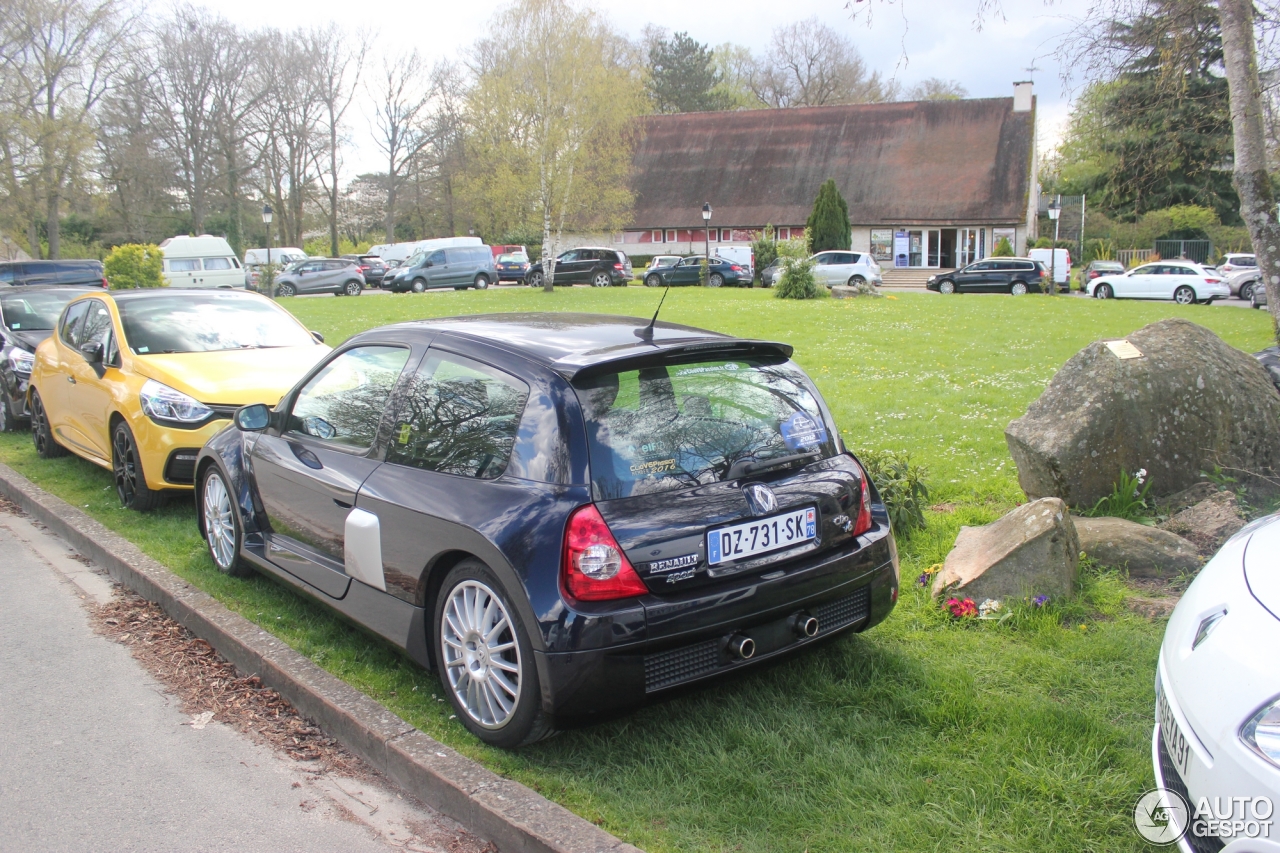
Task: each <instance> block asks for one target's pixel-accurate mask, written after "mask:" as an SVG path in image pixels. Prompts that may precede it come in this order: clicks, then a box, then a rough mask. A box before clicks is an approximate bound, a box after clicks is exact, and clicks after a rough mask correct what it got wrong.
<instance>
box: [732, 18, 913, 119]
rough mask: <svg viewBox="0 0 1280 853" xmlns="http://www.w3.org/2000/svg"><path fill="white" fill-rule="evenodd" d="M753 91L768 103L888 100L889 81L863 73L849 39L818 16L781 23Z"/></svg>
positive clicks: (890, 92) (890, 96) (760, 63)
mask: <svg viewBox="0 0 1280 853" xmlns="http://www.w3.org/2000/svg"><path fill="white" fill-rule="evenodd" d="M750 85H751V90H752V92H754V93H755V95H756V97H757V98H759V99H760V100H761V101H763V102H764V103H766V104H768V105H769V106H771V107H818V106H825V105H827V104H859V103H873V102H877V101H888V100H892V99H893V96H894V94H895V91H894V87H893V85H892V83H890V82H888V81H885V80H883V79H881V77H880V75H879V74H878V73H872V74H868V73H867V66H866V63H865V62H863V60H862V57H861V56H860V55H859V54H858V49H857V48H856V47H854V44H853V42H852V41H851V40H850V39H848V38H846V37H844V36H841V35H840V34H839V33H837V32H836V31H835V30H833V29H831V28H830V27H828V26H827V25H826V24H823V23H822V22H821V21H819V20H818V19H817V18H809V19H808V20H805V21H798V22H796V23H794V24H789V25H787V26H784V27H779V28H778V29H777V30H775V31H774V33H773V43H772V47H771V49H770V50H769V52H768V54H767V55H766V57H765V58H764V59H761V60H757V61H756V68H755V72H754V73H753V74H752V78H751V84H750Z"/></svg>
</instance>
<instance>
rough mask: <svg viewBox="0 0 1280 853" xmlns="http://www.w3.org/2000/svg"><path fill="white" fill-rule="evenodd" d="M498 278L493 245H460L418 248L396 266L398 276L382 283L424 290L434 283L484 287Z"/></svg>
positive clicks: (394, 289)
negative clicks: (428, 248) (427, 250)
mask: <svg viewBox="0 0 1280 853" xmlns="http://www.w3.org/2000/svg"><path fill="white" fill-rule="evenodd" d="M388 275H390V273H388ZM497 278H498V275H497V272H495V270H494V266H493V250H492V249H490V248H489V247H488V246H456V247H449V248H444V249H436V250H434V251H431V252H418V253H417V254H415V255H414V256H413V257H411V258H409V260H407V261H405V262H404V264H403V265H402V266H400V267H398V268H397V269H396V270H395V278H392V279H390V284H388V283H387V280H385V279H384V281H383V283H382V287H383V289H386V290H390V291H391V292H392V293H403V292H404V291H406V290H411V291H413V292H414V293H422V292H423V291H424V290H428V289H430V288H433V287H452V288H454V289H455V290H465V289H466V288H468V287H474V288H475V289H476V290H484V289H485V288H486V287H488V286H489V285H490V284H491V283H493V282H494V281H497Z"/></svg>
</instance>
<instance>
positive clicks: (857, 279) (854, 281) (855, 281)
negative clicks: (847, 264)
mask: <svg viewBox="0 0 1280 853" xmlns="http://www.w3.org/2000/svg"><path fill="white" fill-rule="evenodd" d="M866 283H867V280H866V279H865V278H863V277H862V276H860V275H855V276H851V277H850V278H849V282H848V284H849V286H850V287H862V285H864V284H866Z"/></svg>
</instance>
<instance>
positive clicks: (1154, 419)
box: [1005, 319, 1280, 507]
mask: <svg viewBox="0 0 1280 853" xmlns="http://www.w3.org/2000/svg"><path fill="white" fill-rule="evenodd" d="M1128 341H1129V342H1130V343H1131V344H1133V346H1134V347H1136V348H1137V350H1138V351H1139V352H1141V356H1140V357H1137V358H1121V357H1120V356H1119V355H1117V353H1116V352H1115V351H1114V350H1113V349H1112V348H1111V347H1108V346H1107V343H1106V342H1104V341H1096V342H1094V343H1092V344H1090V345H1089V346H1087V347H1085V348H1084V349H1083V350H1081V351H1080V352H1078V353H1076V354H1075V355H1074V356H1073V357H1072V358H1071V360H1070V361H1068V362H1067V363H1066V364H1065V365H1064V366H1063V367H1062V369H1061V370H1059V371H1058V373H1057V374H1056V375H1055V376H1054V377H1053V380H1052V381H1051V382H1050V383H1049V387H1047V388H1046V389H1045V390H1044V393H1043V394H1041V395H1040V398H1039V399H1037V400H1036V401H1035V402H1034V403H1032V404H1031V406H1030V407H1029V408H1028V409H1027V413H1026V414H1025V415H1023V416H1022V417H1020V418H1018V419H1017V420H1016V421H1014V422H1013V423H1011V424H1009V427H1008V428H1007V429H1006V430H1005V440H1006V441H1007V442H1008V444H1009V453H1010V454H1011V455H1012V456H1013V461H1014V463H1015V464H1016V465H1017V466H1018V483H1019V484H1020V485H1021V486H1022V489H1023V491H1025V492H1026V493H1027V496H1028V497H1031V498H1040V497H1048V496H1053V497H1058V498H1061V499H1062V500H1064V501H1066V502H1067V503H1068V504H1071V505H1072V506H1078V507H1087V506H1092V505H1093V504H1095V503H1097V502H1098V500H1099V499H1101V498H1103V497H1105V496H1106V495H1109V494H1111V490H1112V486H1113V485H1114V484H1115V482H1116V480H1117V479H1118V478H1119V476H1120V472H1121V471H1127V472H1129V473H1131V474H1132V473H1135V472H1137V471H1139V470H1140V469H1146V471H1147V474H1148V476H1149V477H1150V478H1151V483H1152V494H1153V495H1155V496H1160V495H1169V494H1172V493H1174V492H1177V491H1179V490H1180V489H1185V488H1187V487H1189V486H1191V485H1192V484H1194V483H1195V482H1196V481H1197V480H1198V479H1199V477H1200V472H1201V471H1206V470H1213V467H1214V466H1215V465H1220V466H1222V467H1223V468H1231V469H1236V470H1243V471H1249V472H1254V473H1257V474H1262V475H1265V474H1268V473H1270V472H1272V471H1274V470H1275V469H1277V468H1280V393H1277V392H1276V389H1275V386H1273V385H1272V384H1271V380H1270V378H1269V377H1268V375H1267V372H1266V371H1265V370H1264V369H1263V368H1262V366H1261V365H1259V364H1258V361H1257V359H1255V358H1253V357H1252V356H1250V355H1248V354H1246V353H1243V352H1241V351H1239V350H1237V349H1235V348H1233V347H1230V346H1227V345H1226V344H1225V343H1223V342H1222V339H1220V338H1219V337H1218V336H1217V335H1215V334H1214V333H1213V332H1211V331H1209V330H1208V329H1206V328H1204V327H1203V326H1197V325H1196V324H1195V323H1190V322H1188V321H1186V320H1180V319H1172V320H1161V321H1160V322H1158V323H1152V324H1151V325H1149V326H1146V327H1144V328H1142V329H1139V330H1138V331H1136V332H1134V333H1133V334H1132V335H1129V337H1128ZM1262 483H1263V481H1259V484H1262Z"/></svg>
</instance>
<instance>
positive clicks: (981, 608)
mask: <svg viewBox="0 0 1280 853" xmlns="http://www.w3.org/2000/svg"><path fill="white" fill-rule="evenodd" d="M999 612H1000V602H999V601H997V600H996V599H994V598H987V599H984V600H983V602H982V603H981V604H979V605H978V618H985V617H987V616H990V615H991V614H993V613H999Z"/></svg>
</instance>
